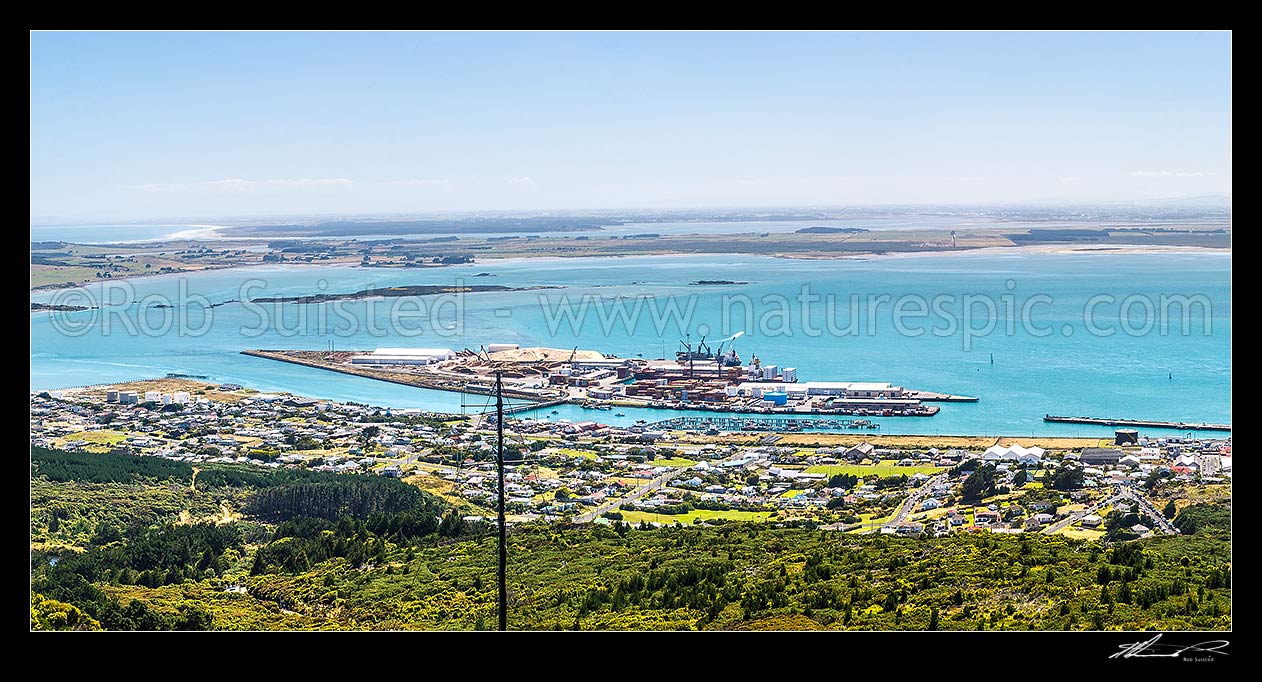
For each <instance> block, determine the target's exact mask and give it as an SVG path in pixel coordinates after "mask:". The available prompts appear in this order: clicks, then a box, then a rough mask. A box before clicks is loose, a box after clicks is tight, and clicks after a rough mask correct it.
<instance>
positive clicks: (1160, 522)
mask: <svg viewBox="0 0 1262 682" xmlns="http://www.w3.org/2000/svg"><path fill="white" fill-rule="evenodd" d="M1123 500H1126V501H1129V502H1132V503H1134V504H1135V506H1136V507H1137V508H1138V509H1139V511H1140V513H1142V514H1144V515H1145V516H1147V517H1148V518H1149V519H1150V520H1151V521H1152V522H1153V523H1154V524H1155V525H1156V527H1157V529H1159V530H1161V531H1162V532H1163V533H1168V534H1170V535H1179V534H1180V533H1179V529H1178V528H1175V527H1174V524H1172V523H1170V521H1169V519H1167V518H1166V517H1165V515H1163V514H1162V513H1161V512H1159V511H1157V508H1156V507H1154V506H1152V503H1151V502H1149V501H1148V498H1146V497H1144V496H1143V495H1141V494H1139V493H1138V492H1136V491H1134V490H1132V489H1131V488H1125V487H1119V488H1117V489H1116V492H1114V493H1113V494H1112V495H1110V496H1108V497H1106V498H1105V499H1103V500H1100V501H1099V502H1096V503H1095V504H1093V505H1091V506H1090V507H1087V508H1086V509H1083V510H1082V511H1080V512H1076V513H1074V514H1071V515H1069V516H1068V517H1066V518H1064V519H1061V520H1060V521H1057V522H1056V523H1053V524H1052V525H1050V526H1048V527H1047V528H1044V529H1043V534H1044V535H1051V534H1053V533H1058V532H1060V531H1062V530H1064V529H1065V528H1067V527H1068V526H1070V525H1072V524H1073V523H1075V522H1076V521H1078V520H1079V519H1081V518H1082V517H1084V516H1086V515H1088V514H1094V513H1095V512H1097V511H1099V510H1101V509H1103V508H1104V507H1107V506H1110V505H1114V504H1117V503H1118V502H1121V501H1123Z"/></svg>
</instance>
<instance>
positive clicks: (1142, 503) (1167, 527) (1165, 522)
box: [1121, 488, 1181, 535]
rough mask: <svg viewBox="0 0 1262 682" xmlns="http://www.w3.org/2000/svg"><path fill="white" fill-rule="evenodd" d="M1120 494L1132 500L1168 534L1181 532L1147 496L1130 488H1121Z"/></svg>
mask: <svg viewBox="0 0 1262 682" xmlns="http://www.w3.org/2000/svg"><path fill="white" fill-rule="evenodd" d="M1121 496H1122V497H1124V498H1126V499H1129V500H1131V501H1132V502H1134V503H1135V505H1136V506H1138V507H1139V510H1140V511H1142V512H1143V513H1144V514H1145V515H1146V516H1148V518H1149V519H1150V520H1151V521H1152V522H1153V523H1154V524H1155V525H1156V527H1157V528H1158V529H1160V530H1161V531H1162V532H1165V533H1169V534H1170V535H1179V534H1181V532H1180V531H1179V529H1178V528H1175V527H1174V524H1173V523H1170V520H1169V519H1167V518H1166V516H1165V514H1162V513H1161V512H1159V511H1157V508H1156V507H1154V506H1153V505H1152V503H1151V502H1149V501H1148V498H1147V497H1144V496H1143V495H1141V494H1140V493H1138V492H1136V491H1135V490H1133V489H1131V488H1123V489H1122V492H1121Z"/></svg>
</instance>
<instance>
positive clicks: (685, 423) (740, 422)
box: [644, 416, 881, 433]
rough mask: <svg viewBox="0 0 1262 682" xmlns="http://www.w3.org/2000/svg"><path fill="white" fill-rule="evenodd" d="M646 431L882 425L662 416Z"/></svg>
mask: <svg viewBox="0 0 1262 682" xmlns="http://www.w3.org/2000/svg"><path fill="white" fill-rule="evenodd" d="M644 428H645V429H647V430H661V431H701V432H706V433H710V432H713V433H718V432H720V431H728V432H730V431H776V432H796V431H822V430H829V431H831V430H841V429H868V430H873V429H880V428H881V425H880V424H876V423H874V422H872V421H869V420H867V419H806V418H796V417H757V418H747V419H741V418H738V417H693V416H685V417H675V418H673V419H663V420H661V421H656V422H653V423H651V424H649V425H648V426H647V427H644Z"/></svg>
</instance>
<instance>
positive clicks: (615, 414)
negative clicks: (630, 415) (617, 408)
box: [613, 412, 627, 417]
mask: <svg viewBox="0 0 1262 682" xmlns="http://www.w3.org/2000/svg"><path fill="white" fill-rule="evenodd" d="M613 416H615V417H625V416H627V415H625V414H623V413H621V412H614V413H613Z"/></svg>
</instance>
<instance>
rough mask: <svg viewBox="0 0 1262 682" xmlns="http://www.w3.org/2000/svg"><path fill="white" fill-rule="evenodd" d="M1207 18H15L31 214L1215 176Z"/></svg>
mask: <svg viewBox="0 0 1262 682" xmlns="http://www.w3.org/2000/svg"><path fill="white" fill-rule="evenodd" d="M1230 39H1231V36H1230V34H1227V33H649V34H644V33H593V34H586V33H585V34H574V33H472V34H470V33H34V34H32V35H31V215H32V216H67V217H76V218H146V217H158V216H177V215H178V216H198V215H204V216H220V215H237V214H260V213H320V212H383V213H384V212H408V211H434V210H453V209H515V208H521V209H534V208H598V207H610V208H623V207H687V206H755V205H804V204H815V205H856V204H858V205H863V204H887V203H939V202H946V203H976V202H1011V201H1026V200H1067V201H1076V200H1129V199H1135V198H1149V197H1172V196H1183V195H1199V194H1207V193H1228V192H1230V187H1231V74H1230V65H1231V64H1230V62H1231V49H1230V48H1231V41H1230Z"/></svg>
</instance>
